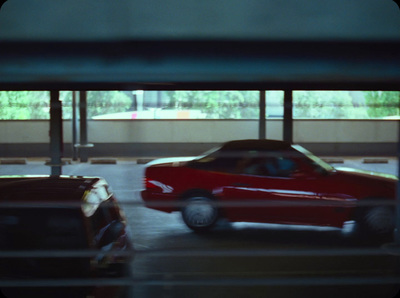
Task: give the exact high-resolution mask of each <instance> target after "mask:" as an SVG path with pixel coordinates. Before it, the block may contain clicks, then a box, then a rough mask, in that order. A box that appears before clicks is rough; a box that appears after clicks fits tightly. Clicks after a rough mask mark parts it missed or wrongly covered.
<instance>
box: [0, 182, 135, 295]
mask: <svg viewBox="0 0 400 298" xmlns="http://www.w3.org/2000/svg"><path fill="white" fill-rule="evenodd" d="M0 249H1V250H0V253H3V254H4V253H10V252H11V256H8V257H3V256H0V276H1V281H2V282H7V281H9V282H10V283H12V282H17V283H18V282H26V281H31V282H35V281H37V282H38V283H39V284H38V285H33V286H32V287H27V285H24V286H21V287H19V286H15V287H10V286H4V287H2V289H1V291H2V293H3V294H4V295H5V296H6V297H9V298H11V297H87V296H90V297H119V295H120V294H122V292H123V289H124V288H122V287H115V286H113V287H108V286H104V287H103V286H101V284H100V285H95V284H93V285H92V284H90V283H88V284H84V285H82V286H77V284H73V285H71V286H69V285H68V281H71V280H72V281H78V282H79V281H85V280H95V279H97V278H105V277H106V278H114V277H124V276H127V275H128V274H129V272H130V261H131V258H132V257H131V253H130V252H131V251H133V246H132V243H131V240H130V235H129V233H128V231H127V226H126V220H125V217H124V214H123V212H122V210H121V209H120V207H119V205H118V202H117V200H116V198H115V197H114V195H113V194H112V193H111V191H110V189H109V186H108V184H107V182H106V181H105V180H104V179H102V178H99V177H75V176H74V177H70V176H57V177H52V176H8V177H5V176H2V177H0ZM41 252H42V254H40V253H41ZM43 252H44V253H43ZM12 253H15V256H13V255H12ZM25 253H26V254H27V256H25ZM35 253H39V255H35ZM80 253H83V254H82V255H80ZM21 254H22V256H21ZM53 255H54V256H53ZM46 281H48V282H47V283H46ZM54 281H56V284H55V285H57V286H55V285H52V283H53V282H54ZM58 281H61V283H62V281H66V286H60V284H59V283H58ZM40 282H42V283H43V284H40ZM11 285H12V284H11ZM78 285H79V283H78Z"/></svg>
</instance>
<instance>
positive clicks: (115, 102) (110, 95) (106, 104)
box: [87, 91, 132, 119]
mask: <svg viewBox="0 0 400 298" xmlns="http://www.w3.org/2000/svg"><path fill="white" fill-rule="evenodd" d="M87 104H88V118H89V119H90V118H92V117H93V116H97V115H103V114H110V113H119V112H126V111H128V110H129V108H130V107H131V105H132V99H131V98H130V97H129V96H128V95H126V94H125V93H124V92H121V91H88V92H87Z"/></svg>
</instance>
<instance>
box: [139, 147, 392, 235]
mask: <svg viewBox="0 0 400 298" xmlns="http://www.w3.org/2000/svg"><path fill="white" fill-rule="evenodd" d="M144 181H145V190H143V191H142V198H143V200H144V202H145V204H146V206H147V207H149V208H153V209H157V210H161V211H164V212H173V211H180V212H181V213H182V217H183V220H184V222H185V223H186V225H187V226H188V227H189V228H191V229H193V230H194V231H206V230H209V229H210V228H212V227H213V226H214V224H215V223H216V222H217V220H218V219H219V218H225V219H227V220H228V221H230V222H261V223H280V224H301V225H317V226H332V227H343V224H344V223H345V222H348V221H354V222H355V223H356V225H355V226H356V227H357V229H356V230H358V231H359V232H362V234H364V233H368V234H369V235H372V234H374V235H391V234H393V230H394V217H395V212H394V210H395V208H394V198H395V192H396V185H397V178H396V177H395V176H392V175H385V174H373V173H370V172H365V171H360V170H355V169H348V168H338V169H336V168H333V167H332V166H330V165H329V164H327V163H325V162H324V161H322V160H321V159H319V158H318V157H316V156H315V155H313V154H311V153H310V152H309V151H307V150H306V149H304V148H303V147H301V146H298V145H292V144H290V143H287V142H283V141H275V140H239V141H231V142H227V143H225V144H223V145H222V146H221V147H219V148H217V149H214V150H212V151H210V152H208V153H206V154H204V155H201V156H199V157H195V158H188V157H186V158H164V159H158V160H155V161H153V162H151V163H149V164H148V166H147V167H146V170H145V179H144Z"/></svg>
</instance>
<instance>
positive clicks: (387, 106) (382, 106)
mask: <svg viewBox="0 0 400 298" xmlns="http://www.w3.org/2000/svg"><path fill="white" fill-rule="evenodd" d="M365 100H366V103H367V106H368V115H369V116H370V117H371V118H383V117H388V116H399V115H400V113H399V112H400V111H399V104H400V91H366V92H365Z"/></svg>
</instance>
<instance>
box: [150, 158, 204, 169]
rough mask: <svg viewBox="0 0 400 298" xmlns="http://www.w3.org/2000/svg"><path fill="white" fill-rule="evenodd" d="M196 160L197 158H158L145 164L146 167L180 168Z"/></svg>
mask: <svg viewBox="0 0 400 298" xmlns="http://www.w3.org/2000/svg"><path fill="white" fill-rule="evenodd" d="M195 158H197V156H186V157H166V158H158V159H155V160H153V161H151V162H149V163H147V164H146V166H149V167H150V166H176V167H177V166H181V165H183V164H185V163H186V162H188V161H191V160H193V159H195Z"/></svg>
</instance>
